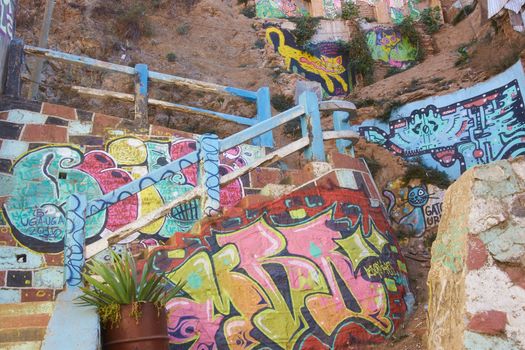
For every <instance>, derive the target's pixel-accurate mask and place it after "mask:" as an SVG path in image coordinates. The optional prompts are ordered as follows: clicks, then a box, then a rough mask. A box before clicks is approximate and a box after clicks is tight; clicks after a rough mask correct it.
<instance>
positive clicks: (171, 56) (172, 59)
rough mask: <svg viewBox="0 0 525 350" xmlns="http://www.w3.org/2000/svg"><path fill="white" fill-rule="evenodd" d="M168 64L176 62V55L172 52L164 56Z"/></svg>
mask: <svg viewBox="0 0 525 350" xmlns="http://www.w3.org/2000/svg"><path fill="white" fill-rule="evenodd" d="M166 59H167V60H168V62H175V61H176V60H177V55H176V54H175V53H174V52H170V53H168V54H167V55H166Z"/></svg>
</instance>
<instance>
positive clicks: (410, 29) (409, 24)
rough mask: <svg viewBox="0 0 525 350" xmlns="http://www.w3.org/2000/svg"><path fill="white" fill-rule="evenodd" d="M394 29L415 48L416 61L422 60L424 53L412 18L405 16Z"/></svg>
mask: <svg viewBox="0 0 525 350" xmlns="http://www.w3.org/2000/svg"><path fill="white" fill-rule="evenodd" d="M395 29H396V30H397V31H399V34H400V35H401V37H402V38H406V39H407V40H408V42H409V43H410V44H412V46H414V47H415V48H416V61H423V59H424V58H425V53H424V52H423V48H422V47H421V36H420V35H419V33H418V31H417V29H416V25H415V23H414V20H413V19H412V18H411V17H405V18H404V19H403V21H402V22H401V23H400V24H399V25H397V26H396V28H395Z"/></svg>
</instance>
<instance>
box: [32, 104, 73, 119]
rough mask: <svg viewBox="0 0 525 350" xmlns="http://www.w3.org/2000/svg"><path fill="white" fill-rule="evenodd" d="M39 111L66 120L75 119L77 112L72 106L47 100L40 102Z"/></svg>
mask: <svg viewBox="0 0 525 350" xmlns="http://www.w3.org/2000/svg"><path fill="white" fill-rule="evenodd" d="M40 113H42V114H47V115H51V116H55V117H59V118H64V119H68V120H76V119H77V112H76V110H75V109H74V108H71V107H67V106H63V105H56V104H53V103H48V102H44V103H42V110H41V112H40Z"/></svg>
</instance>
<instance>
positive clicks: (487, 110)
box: [354, 62, 525, 178]
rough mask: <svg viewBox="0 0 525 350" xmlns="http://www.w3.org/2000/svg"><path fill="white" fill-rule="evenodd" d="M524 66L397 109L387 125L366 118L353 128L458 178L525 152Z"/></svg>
mask: <svg viewBox="0 0 525 350" xmlns="http://www.w3.org/2000/svg"><path fill="white" fill-rule="evenodd" d="M524 84H525V77H524V73H523V67H522V66H521V63H520V62H518V63H517V64H515V65H514V66H513V67H511V68H509V69H508V70H507V71H505V72H504V73H502V74H500V75H498V76H496V77H494V78H492V79H491V80H489V81H487V82H485V83H481V84H478V85H476V86H474V87H472V88H470V89H465V90H460V91H458V92H456V93H453V94H450V95H446V96H439V97H433V98H430V99H426V100H423V101H419V102H414V103H410V104H407V105H405V106H403V107H401V108H400V109H398V110H394V111H393V112H392V115H391V120H390V122H389V123H388V124H385V123H383V122H379V121H377V120H375V121H370V120H368V121H365V122H364V123H363V124H361V125H359V126H355V127H354V130H356V131H358V132H359V133H360V135H361V136H363V137H364V138H365V139H366V140H367V141H369V142H373V143H377V144H379V145H381V146H383V147H384V148H386V149H388V150H389V151H391V152H392V153H393V154H395V155H398V156H401V157H403V158H406V159H413V158H415V157H421V159H422V161H423V163H424V164H426V165H427V166H431V167H437V168H439V169H440V170H443V171H445V172H446V173H447V174H448V175H449V176H450V177H451V178H457V177H458V176H459V175H460V174H461V173H463V172H464V171H465V170H467V169H468V168H471V167H472V166H474V165H477V164H485V163H489V162H492V161H495V160H499V159H506V158H509V157H516V156H518V155H521V154H525V143H524V140H525V108H524V105H523V104H524V102H523V95H522V86H523V85H524Z"/></svg>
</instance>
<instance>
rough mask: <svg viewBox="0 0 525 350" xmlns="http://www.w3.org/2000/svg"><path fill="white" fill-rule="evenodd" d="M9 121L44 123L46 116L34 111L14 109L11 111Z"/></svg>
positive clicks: (8, 116)
mask: <svg viewBox="0 0 525 350" xmlns="http://www.w3.org/2000/svg"><path fill="white" fill-rule="evenodd" d="M7 121H8V122H12V123H17V124H44V123H45V122H46V116H44V115H42V114H40V113H36V112H32V111H25V110H21V109H14V110H10V111H9V114H8V115H7Z"/></svg>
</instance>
